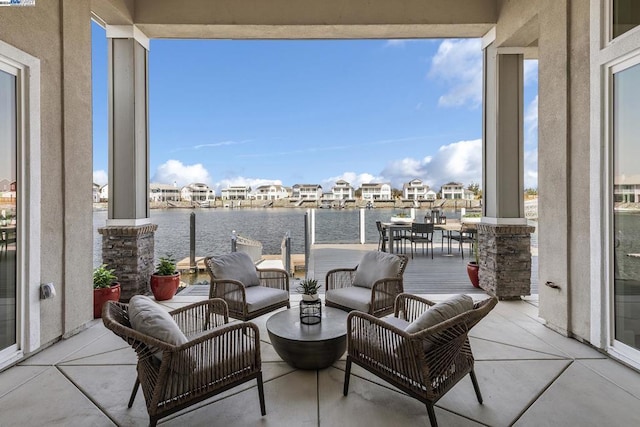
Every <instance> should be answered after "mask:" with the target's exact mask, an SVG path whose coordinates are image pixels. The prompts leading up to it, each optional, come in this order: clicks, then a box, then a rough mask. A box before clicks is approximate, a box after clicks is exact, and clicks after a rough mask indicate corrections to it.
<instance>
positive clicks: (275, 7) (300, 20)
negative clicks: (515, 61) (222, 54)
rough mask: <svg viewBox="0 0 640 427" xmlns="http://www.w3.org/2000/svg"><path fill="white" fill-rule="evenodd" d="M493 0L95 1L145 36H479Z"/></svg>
mask: <svg viewBox="0 0 640 427" xmlns="http://www.w3.org/2000/svg"><path fill="white" fill-rule="evenodd" d="M496 2H497V0H394V1H390V0H349V1H344V0H181V1H175V0H93V1H92V11H93V13H94V15H95V16H96V17H98V18H99V20H100V21H102V22H103V23H104V24H109V25H127V24H135V25H136V26H137V27H138V28H139V29H140V30H141V31H142V32H143V33H145V35H147V37H149V38H260V39H287V38H295V39H317V38H411V37H481V36H483V35H484V34H486V32H487V31H489V29H490V28H491V27H493V26H494V25H495V23H496V21H497V5H496Z"/></svg>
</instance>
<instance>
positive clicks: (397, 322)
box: [380, 316, 409, 331]
mask: <svg viewBox="0 0 640 427" xmlns="http://www.w3.org/2000/svg"><path fill="white" fill-rule="evenodd" d="M380 320H382V321H383V322H385V323H388V324H389V325H391V326H394V327H396V328H398V329H402V330H403V331H404V330H405V329H406V327H407V326H409V322H407V321H406V320H404V319H401V318H399V317H395V316H387V317H383V318H381V319H380Z"/></svg>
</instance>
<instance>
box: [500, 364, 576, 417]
mask: <svg viewBox="0 0 640 427" xmlns="http://www.w3.org/2000/svg"><path fill="white" fill-rule="evenodd" d="M568 360H570V362H569V363H568V364H567V366H565V367H564V368H563V369H562V370H561V371H560V372H559V373H558V375H556V376H555V377H554V378H553V379H552V380H551V381H549V384H547V385H546V387H544V388H543V389H542V390H540V392H539V393H538V394H537V395H536V396H535V398H534V399H532V400H531V401H530V402H529V404H528V405H527V406H526V407H525V408H524V409H523V410H522V411H521V412H520V413H519V414H518V415H517V416H516V417H515V418H514V419H513V421H512V422H511V424H509V425H510V426H513V425H514V424H515V423H517V422H518V420H519V419H520V418H522V416H523V415H524V414H526V413H527V411H528V410H529V408H531V407H532V406H533V404H534V403H536V402H537V401H538V399H540V397H541V396H542V395H543V394H544V393H545V392H546V391H547V390H549V388H550V387H551V386H552V385H553V383H555V382H556V381H557V380H558V378H560V377H561V376H562V375H563V374H564V373H565V372H566V371H567V369H569V368H570V367H571V365H573V363H574V362H575V359H568Z"/></svg>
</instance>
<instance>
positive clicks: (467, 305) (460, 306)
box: [405, 294, 473, 334]
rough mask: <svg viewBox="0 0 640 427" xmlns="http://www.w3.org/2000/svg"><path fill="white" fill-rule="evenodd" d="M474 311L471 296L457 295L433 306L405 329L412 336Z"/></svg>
mask: <svg viewBox="0 0 640 427" xmlns="http://www.w3.org/2000/svg"><path fill="white" fill-rule="evenodd" d="M472 309H473V299H472V298H471V297H470V296H469V295H464V294H460V295H455V296H453V297H451V298H449V299H447V300H445V301H443V302H440V303H438V304H435V305H433V306H432V307H431V308H429V309H428V310H427V311H425V312H424V313H422V315H421V316H420V317H418V318H417V319H416V320H414V321H413V322H411V324H410V325H409V326H407V327H406V328H405V331H406V332H408V333H410V334H413V333H416V332H420V331H422V330H425V329H427V328H430V327H432V326H435V325H437V324H438V323H441V322H444V321H445V320H449V319H451V318H452V317H455V316H457V315H458V314H462V313H464V312H465V311H469V310H472Z"/></svg>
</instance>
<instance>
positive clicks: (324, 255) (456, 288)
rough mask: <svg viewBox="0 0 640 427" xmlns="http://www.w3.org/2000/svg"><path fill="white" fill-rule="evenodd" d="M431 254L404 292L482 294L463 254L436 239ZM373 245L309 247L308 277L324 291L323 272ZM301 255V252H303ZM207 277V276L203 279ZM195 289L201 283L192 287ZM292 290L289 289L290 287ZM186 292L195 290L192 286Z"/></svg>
mask: <svg viewBox="0 0 640 427" xmlns="http://www.w3.org/2000/svg"><path fill="white" fill-rule="evenodd" d="M434 246H435V252H434V257H433V259H431V254H429V255H428V256H426V255H422V253H421V252H419V253H418V254H416V255H415V257H414V258H413V259H411V257H410V254H408V255H409V263H408V264H407V269H406V270H405V273H404V289H405V292H410V293H414V294H458V293H466V294H483V293H484V291H483V290H482V289H477V288H474V287H473V286H472V285H471V282H470V281H469V277H468V276H467V268H466V266H467V262H468V261H469V258H468V257H467V256H466V254H465V258H464V259H462V257H461V256H460V253H459V252H458V251H457V248H454V249H453V251H452V254H451V255H450V256H449V255H447V251H446V248H445V249H444V251H443V250H442V249H441V248H440V245H439V242H438V243H436V244H435V245H434ZM376 249H377V245H375V244H365V245H360V244H322V245H314V246H313V247H312V248H311V259H310V260H309V265H308V269H309V273H308V275H309V277H313V278H315V279H317V280H318V282H319V283H321V284H322V291H321V292H322V293H324V285H325V278H326V275H327V272H328V271H329V270H332V269H334V268H342V267H355V266H356V265H357V264H358V262H360V259H361V258H362V256H363V255H364V253H365V252H367V251H372V250H376ZM303 257H304V255H303ZM207 280H208V279H207ZM193 287H194V288H199V287H202V286H193ZM292 289H293V288H292ZM185 290H186V291H188V292H187V293H188V294H191V292H196V290H195V289H194V290H193V291H190V290H188V289H185ZM537 293H538V257H537V256H532V257H531V294H537Z"/></svg>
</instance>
